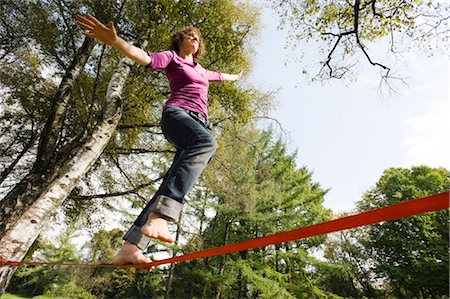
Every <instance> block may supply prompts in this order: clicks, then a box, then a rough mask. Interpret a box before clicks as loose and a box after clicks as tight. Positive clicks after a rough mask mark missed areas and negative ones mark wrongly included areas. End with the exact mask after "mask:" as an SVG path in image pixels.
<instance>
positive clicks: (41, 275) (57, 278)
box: [7, 234, 83, 297]
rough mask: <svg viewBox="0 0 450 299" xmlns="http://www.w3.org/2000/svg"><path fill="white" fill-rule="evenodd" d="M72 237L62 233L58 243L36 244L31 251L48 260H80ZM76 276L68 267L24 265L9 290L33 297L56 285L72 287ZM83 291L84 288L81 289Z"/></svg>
mask: <svg viewBox="0 0 450 299" xmlns="http://www.w3.org/2000/svg"><path fill="white" fill-rule="evenodd" d="M71 237H72V236H70V235H67V234H66V235H64V234H63V235H61V237H60V238H59V240H58V241H57V244H56V245H55V244H52V243H41V244H36V248H35V249H34V250H33V251H32V252H30V253H32V254H33V255H34V256H40V257H41V258H42V260H44V261H47V262H68V263H70V262H73V263H77V262H80V258H79V256H78V255H77V250H76V248H75V246H74V245H73V244H72V243H70V238H71ZM29 257H31V256H29ZM29 257H27V258H29ZM75 277H76V273H75V272H73V271H72V270H71V269H67V268H59V267H57V266H55V267H49V266H26V265H24V266H20V267H19V268H18V269H17V271H16V272H15V274H14V276H13V278H12V279H11V283H10V284H9V288H8V289H7V290H8V291H9V292H11V293H14V294H19V295H24V296H31V297H32V296H37V295H42V294H45V293H46V292H52V291H51V290H54V288H55V287H56V286H63V285H67V287H71V286H70V285H71V284H72V281H73V280H74V279H75ZM81 293H83V291H82V290H80V294H81Z"/></svg>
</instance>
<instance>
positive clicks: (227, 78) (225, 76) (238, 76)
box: [222, 71, 243, 81]
mask: <svg viewBox="0 0 450 299" xmlns="http://www.w3.org/2000/svg"><path fill="white" fill-rule="evenodd" d="M242 72H243V71H241V72H240V73H239V74H222V77H223V79H224V80H225V81H237V80H239V79H241V77H242Z"/></svg>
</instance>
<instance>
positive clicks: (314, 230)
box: [0, 191, 450, 269]
mask: <svg viewBox="0 0 450 299" xmlns="http://www.w3.org/2000/svg"><path fill="white" fill-rule="evenodd" d="M449 196H450V192H449V191H447V192H444V193H439V194H434V195H431V196H427V197H423V198H419V199H413V200H409V201H404V202H401V203H397V204H393V205H390V206H387V207H383V208H378V209H374V210H370V211H366V212H362V213H360V214H356V215H352V216H347V217H343V218H339V219H335V220H330V221H326V222H322V223H319V224H314V225H310V226H306V227H302V228H298V229H294V230H290V231H287V232H281V233H277V234H273V235H269V236H265V237H261V238H256V239H251V240H248V241H244V242H240V243H235V244H229V245H225V246H221V247H215V248H211V249H207V250H202V251H197V252H192V253H188V254H184V255H179V256H176V257H172V258H167V259H163V260H159V261H153V262H151V263H148V264H141V265H127V266H122V267H131V268H143V269H151V268H152V267H155V266H159V265H164V264H172V263H177V262H183V261H189V260H194V259H200V258H205V257H211V256H216V255H222V254H227V253H232V252H238V251H243V250H248V249H254V248H260V247H264V246H267V245H273V244H279V243H283V242H288V241H293V240H300V239H305V238H309V237H313V236H319V235H323V234H328V233H332V232H337V231H340V230H345V229H350V228H355V227H360V226H364V225H369V224H374V223H378V222H383V221H391V220H396V219H399V218H404V217H409V216H413V215H417V214H422V213H427V212H433V211H438V210H442V209H448V208H449ZM1 264H6V265H10V266H14V267H16V266H19V265H22V264H25V265H50V266H56V265H58V266H77V267H116V266H114V265H111V264H75V263H50V262H26V261H23V262H18V261H8V260H5V259H0V265H1Z"/></svg>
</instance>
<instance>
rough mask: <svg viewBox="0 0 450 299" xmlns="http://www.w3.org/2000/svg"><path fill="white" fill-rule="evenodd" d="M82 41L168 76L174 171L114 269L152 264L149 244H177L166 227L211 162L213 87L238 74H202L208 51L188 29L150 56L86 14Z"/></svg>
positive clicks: (165, 119) (166, 112) (166, 127)
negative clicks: (90, 41) (209, 95)
mask: <svg viewBox="0 0 450 299" xmlns="http://www.w3.org/2000/svg"><path fill="white" fill-rule="evenodd" d="M76 21H77V23H78V25H79V26H80V27H81V28H82V29H84V30H85V31H84V32H82V33H83V34H84V35H86V36H88V37H91V38H95V39H97V40H99V41H100V42H103V43H105V44H108V45H110V46H112V47H113V48H115V49H117V50H118V51H119V52H120V53H122V54H123V55H125V56H127V57H129V58H131V59H132V60H134V61H136V62H137V63H139V64H141V65H144V66H146V67H147V68H149V69H162V70H164V71H165V74H166V76H167V78H168V79H169V83H170V91H171V95H170V98H169V100H168V101H167V102H166V103H165V104H164V107H163V114H162V119H161V128H162V131H163V133H164V136H165V137H166V139H167V140H168V141H169V142H170V143H172V144H173V145H174V146H175V148H176V150H177V151H176V154H175V157H174V160H173V162H172V165H171V167H170V168H169V170H168V172H167V173H166V175H165V177H164V179H163V182H162V183H161V186H160V188H159V189H158V191H157V192H156V194H155V195H154V197H153V198H152V199H151V200H150V202H149V204H148V205H147V206H146V207H145V208H144V210H143V211H142V212H141V214H140V215H139V217H138V218H137V220H136V221H135V222H134V225H133V226H132V227H131V228H130V229H129V231H128V232H127V233H126V234H125V236H124V244H123V246H122V248H121V249H120V251H119V252H118V253H117V255H116V256H115V257H114V258H113V264H116V265H125V264H142V263H149V262H151V261H150V260H149V259H148V258H146V257H145V256H144V255H143V254H142V251H141V250H144V249H145V248H146V247H147V245H148V243H149V242H150V238H155V239H159V240H161V241H164V242H169V243H173V242H174V238H173V236H172V235H171V234H170V232H169V230H168V222H167V221H173V222H176V221H178V218H179V216H180V213H181V209H182V206H183V200H184V196H185V195H186V193H187V192H188V191H189V190H190V189H191V188H192V187H193V186H194V183H195V181H196V180H197V178H198V177H199V175H200V173H201V172H202V171H203V169H204V168H205V166H206V164H207V163H208V161H209V160H210V159H211V157H212V156H213V154H214V152H215V150H216V147H217V143H216V141H215V139H214V137H213V136H212V135H211V133H210V132H209V131H208V129H207V127H208V123H209V122H208V110H207V93H208V84H209V82H210V81H236V80H239V79H240V77H241V75H242V71H241V72H240V73H239V74H236V75H232V74H222V73H219V72H213V71H209V70H206V69H204V68H203V67H202V66H201V65H200V64H199V63H198V58H199V57H200V56H201V54H202V52H203V50H204V43H203V40H202V37H201V34H200V31H199V30H198V29H196V28H194V27H188V28H186V29H184V30H181V31H179V32H177V33H175V34H174V35H173V36H172V44H171V46H170V50H168V51H163V52H157V53H147V52H145V51H144V50H142V49H140V48H138V47H135V46H133V45H131V44H129V43H128V42H126V41H125V40H123V39H122V38H120V37H119V36H118V35H117V32H116V30H115V28H114V24H113V23H112V22H109V24H108V27H106V26H105V25H103V24H102V23H101V22H100V21H98V20H97V19H96V18H95V17H93V16H91V15H89V14H87V15H84V16H80V15H78V16H76Z"/></svg>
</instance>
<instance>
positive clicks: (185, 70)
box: [147, 50, 224, 119]
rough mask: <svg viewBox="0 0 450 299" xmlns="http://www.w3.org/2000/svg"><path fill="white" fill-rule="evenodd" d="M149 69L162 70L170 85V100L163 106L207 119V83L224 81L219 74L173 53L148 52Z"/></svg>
mask: <svg viewBox="0 0 450 299" xmlns="http://www.w3.org/2000/svg"><path fill="white" fill-rule="evenodd" d="M148 55H149V56H150V58H151V63H150V64H149V65H148V66H147V68H149V69H161V70H164V72H165V74H166V76H167V78H168V79H169V85H170V98H169V100H168V101H167V102H166V103H165V104H164V108H165V107H167V106H178V107H181V108H185V109H189V110H191V111H195V112H199V113H201V114H203V115H204V116H205V117H206V119H208V105H207V103H208V87H209V82H216V81H224V79H223V76H222V74H221V73H219V72H213V71H209V70H206V69H204V68H203V67H202V66H201V65H200V64H198V63H191V62H189V61H186V60H184V59H183V58H181V57H180V56H178V54H177V53H176V52H175V51H172V50H168V51H164V52H156V53H155V52H148Z"/></svg>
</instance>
